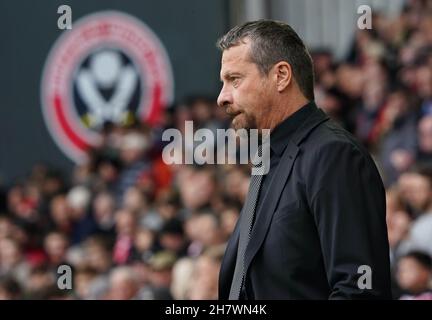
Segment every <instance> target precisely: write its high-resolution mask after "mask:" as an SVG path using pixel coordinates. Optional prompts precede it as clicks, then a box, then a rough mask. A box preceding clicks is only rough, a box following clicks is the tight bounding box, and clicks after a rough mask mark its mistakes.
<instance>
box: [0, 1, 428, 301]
mask: <svg viewBox="0 0 432 320" xmlns="http://www.w3.org/2000/svg"><path fill="white" fill-rule="evenodd" d="M63 4H67V5H69V6H70V8H71V9H72V26H73V27H72V29H70V30H61V29H59V27H58V20H59V18H60V17H61V15H62V13H58V12H57V9H58V7H59V6H61V5H63ZM360 5H369V6H370V7H371V8H372V29H370V30H369V29H365V30H360V29H358V27H357V20H358V18H359V17H360V16H361V14H358V13H357V8H358V6H360ZM259 18H272V19H277V20H282V21H285V22H287V23H289V24H290V25H291V26H292V27H293V28H294V29H295V30H296V31H297V32H298V33H299V35H300V36H301V37H302V38H303V39H304V41H305V43H306V44H307V46H308V47H309V50H310V52H311V54H312V57H313V60H314V64H315V74H316V85H315V96H316V103H317V105H318V106H319V107H321V108H322V109H324V110H325V111H326V112H327V113H328V114H329V115H330V116H331V117H332V118H333V119H334V120H336V121H337V122H339V123H340V125H342V126H343V127H344V128H345V129H347V130H348V131H350V132H351V133H353V134H354V135H355V136H356V137H357V138H358V139H359V140H360V141H361V142H362V143H363V144H364V145H365V146H367V148H368V150H369V151H370V153H371V154H372V156H373V158H374V159H375V161H376V163H377V166H378V168H379V170H380V173H381V175H382V178H383V181H384V183H385V186H386V195H387V225H388V235H389V242H390V248H391V250H390V252H389V255H390V257H391V262H392V276H393V293H394V298H395V299H432V293H431V275H432V262H431V255H432V54H431V53H432V1H428V0H374V1H354V0H322V1H315V0H305V1H301V0H286V1H283V0H278V1H276V0H272V1H264V0H251V1H246V0H232V1H228V0H223V1H198V0H189V1H181V2H180V1H168V0H161V1H158V2H154V1H138V0H136V1H135V0H128V1H114V0H110V1H103V2H102V1H95V0H88V1H85V2H84V1H68V2H67V3H63V2H62V1H44V2H43V3H41V2H34V3H33V2H28V1H19V0H18V1H1V2H0V37H1V39H2V44H1V50H0V66H1V68H0V70H1V76H0V88H1V89H0V97H1V99H0V118H1V125H0V298H1V299H216V298H217V279H218V272H219V268H220V263H221V259H222V257H223V253H224V249H225V244H226V242H227V240H228V238H229V236H230V234H231V232H232V230H233V228H234V226H235V223H236V221H237V218H238V216H239V212H240V210H241V207H242V204H243V201H244V199H245V196H246V193H247V190H248V184H249V175H250V168H249V167H248V166H247V165H206V166H199V165H196V164H195V165H167V164H165V163H164V162H163V161H162V157H161V154H162V149H163V147H164V146H165V145H166V143H167V142H163V141H162V138H161V137H162V133H163V131H164V130H165V129H168V128H176V129H178V130H180V132H182V133H184V126H185V121H187V120H193V121H194V130H197V129H199V128H209V129H211V130H212V131H213V132H215V131H216V129H217V128H228V127H229V119H228V118H227V116H226V115H225V113H224V110H223V109H221V108H218V107H217V105H216V97H217V95H218V93H219V90H220V87H221V86H220V82H219V68H220V53H219V52H218V51H217V49H216V46H215V43H216V41H217V39H218V38H219V37H220V36H222V35H223V34H224V33H225V32H227V31H228V30H229V29H230V28H231V27H233V26H234V25H237V24H240V23H242V22H245V21H248V20H256V19H259ZM107 110H109V111H107ZM195 147H196V145H193V144H192V145H186V146H185V148H184V150H183V151H184V152H193V150H194V148H195ZM62 264H68V265H70V266H71V267H72V270H73V289H72V290H60V289H59V288H58V286H57V277H58V274H57V268H58V266H59V265H62Z"/></svg>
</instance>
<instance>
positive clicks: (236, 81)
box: [232, 78, 240, 87]
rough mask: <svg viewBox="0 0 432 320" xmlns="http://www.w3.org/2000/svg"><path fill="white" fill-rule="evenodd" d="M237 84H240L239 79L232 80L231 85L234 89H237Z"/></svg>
mask: <svg viewBox="0 0 432 320" xmlns="http://www.w3.org/2000/svg"><path fill="white" fill-rule="evenodd" d="M239 82H240V79H239V78H234V79H233V80H232V84H233V86H234V87H237V86H238V85H239Z"/></svg>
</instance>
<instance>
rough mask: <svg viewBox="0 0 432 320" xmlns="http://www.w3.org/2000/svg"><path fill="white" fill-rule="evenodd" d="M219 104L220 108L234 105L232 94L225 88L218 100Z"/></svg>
mask: <svg viewBox="0 0 432 320" xmlns="http://www.w3.org/2000/svg"><path fill="white" fill-rule="evenodd" d="M217 104H218V106H219V107H226V106H228V105H230V104H232V94H231V92H229V91H227V90H226V89H225V86H224V87H223V88H222V89H221V92H220V93H219V97H218V98H217Z"/></svg>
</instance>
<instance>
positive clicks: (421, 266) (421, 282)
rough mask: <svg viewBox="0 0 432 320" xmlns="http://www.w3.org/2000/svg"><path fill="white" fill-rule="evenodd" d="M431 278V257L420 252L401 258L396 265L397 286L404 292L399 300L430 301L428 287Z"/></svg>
mask: <svg viewBox="0 0 432 320" xmlns="http://www.w3.org/2000/svg"><path fill="white" fill-rule="evenodd" d="M431 276H432V260H431V257H430V256H429V255H427V254H425V253H423V252H420V251H413V252H410V253H408V254H406V255H405V256H403V257H402V258H401V259H400V260H399V263H398V271H397V279H398V284H399V286H400V287H401V289H402V290H403V292H405V294H403V295H402V296H401V297H400V299H402V300H410V299H421V300H432V291H431V286H430V281H431Z"/></svg>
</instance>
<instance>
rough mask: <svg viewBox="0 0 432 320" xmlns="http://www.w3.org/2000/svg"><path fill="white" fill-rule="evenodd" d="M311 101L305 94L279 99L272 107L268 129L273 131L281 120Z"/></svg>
mask: <svg viewBox="0 0 432 320" xmlns="http://www.w3.org/2000/svg"><path fill="white" fill-rule="evenodd" d="M309 102H310V101H309V100H307V99H306V98H305V97H303V96H297V97H295V98H294V99H293V98H291V99H289V100H288V99H284V100H283V101H278V103H276V104H275V105H274V107H272V113H271V115H272V118H271V119H270V120H269V121H268V123H267V124H266V125H267V127H265V128H266V129H270V132H271V131H273V129H274V128H276V127H277V126H278V125H279V124H280V123H281V122H283V121H284V120H285V119H287V118H288V117H290V116H291V115H292V114H293V113H295V112H296V111H298V110H299V109H300V108H302V107H303V106H305V105H306V104H308V103H309Z"/></svg>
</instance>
